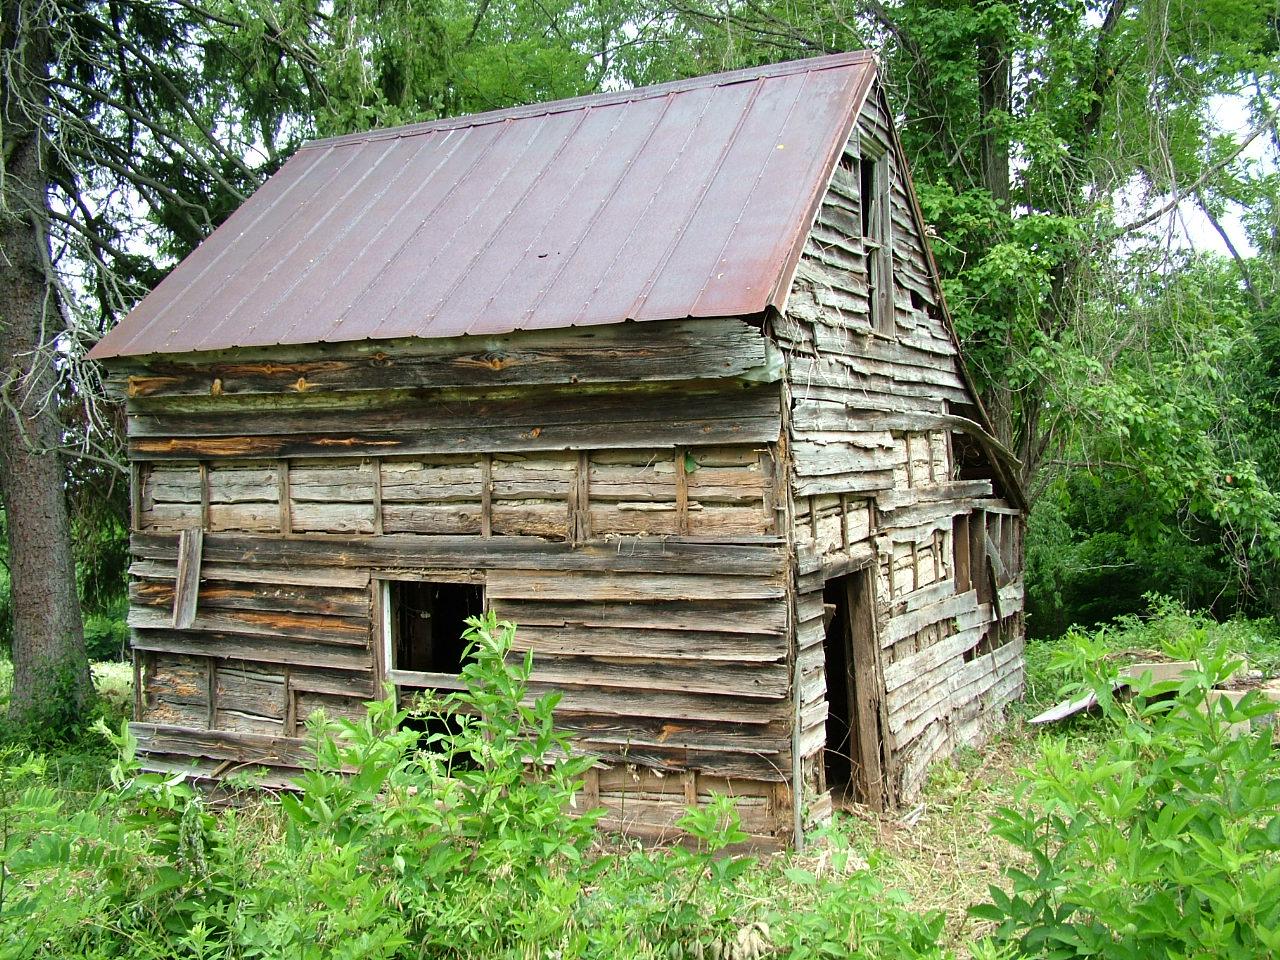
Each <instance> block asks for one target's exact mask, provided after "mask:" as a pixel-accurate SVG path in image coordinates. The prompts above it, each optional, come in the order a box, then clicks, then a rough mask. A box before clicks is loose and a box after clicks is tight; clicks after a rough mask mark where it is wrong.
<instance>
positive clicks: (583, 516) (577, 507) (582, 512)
mask: <svg viewBox="0 0 1280 960" xmlns="http://www.w3.org/2000/svg"><path fill="white" fill-rule="evenodd" d="M590 536H591V453H590V451H587V450H579V451H578V466H577V469H576V471H575V472H574V477H573V490H572V491H571V492H570V494H569V542H570V543H573V544H580V543H585V542H586V541H587V539H588V538H589V537H590Z"/></svg>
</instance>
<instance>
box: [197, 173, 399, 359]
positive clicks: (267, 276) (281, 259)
mask: <svg viewBox="0 0 1280 960" xmlns="http://www.w3.org/2000/svg"><path fill="white" fill-rule="evenodd" d="M390 155H391V152H390V151H389V150H388V151H383V153H382V155H381V156H379V157H377V158H376V159H375V160H374V162H373V163H371V164H369V166H367V167H366V168H365V169H364V170H363V171H361V173H360V175H359V176H358V177H357V178H356V179H355V181H354V182H353V183H351V184H350V185H349V186H348V187H347V188H346V190H344V191H343V192H342V194H341V195H340V196H339V197H338V198H337V199H336V200H335V201H334V202H333V203H332V204H330V206H329V208H328V209H327V210H326V211H325V212H324V213H323V214H321V215H320V216H319V217H318V218H317V219H316V220H315V221H314V222H313V223H312V224H311V225H310V226H309V227H307V229H306V230H304V231H302V233H301V235H300V236H299V237H298V238H297V239H296V240H294V242H293V245H292V246H291V247H290V248H289V249H288V250H287V251H285V252H284V253H282V254H281V255H279V256H278V257H277V258H276V260H275V262H274V263H273V264H272V265H271V267H270V268H269V269H268V270H266V271H265V272H264V273H263V275H262V276H261V277H260V278H259V279H258V281H257V282H256V283H255V284H253V286H251V287H250V288H249V289H248V290H246V291H245V292H244V293H243V294H242V295H241V296H240V299H239V300H237V301H236V302H235V303H233V304H231V306H229V307H228V308H227V311H226V319H228V320H229V319H231V318H232V317H234V316H235V314H236V311H237V310H239V309H240V307H242V306H244V304H245V303H246V302H247V301H248V300H249V299H250V298H251V297H252V296H253V295H254V294H255V293H257V292H258V291H259V290H261V289H262V288H263V287H264V286H265V285H266V284H267V283H268V282H269V281H270V280H271V279H272V278H273V277H274V276H275V274H276V271H278V270H280V269H281V268H282V267H283V266H284V265H285V264H286V263H287V262H288V260H289V257H290V256H292V255H293V254H294V253H296V252H297V250H298V248H299V247H301V246H302V245H303V244H304V243H306V241H307V240H308V239H309V238H310V237H311V236H312V235H313V234H314V233H315V232H316V231H317V230H319V229H320V228H321V226H323V225H324V224H325V223H326V222H327V221H328V220H329V218H330V217H331V216H333V214H334V213H335V212H336V211H337V209H338V205H339V204H341V203H342V201H343V200H346V199H347V198H348V197H349V196H351V194H352V193H353V192H355V190H356V188H357V187H359V186H360V185H361V184H362V183H364V182H365V181H366V180H367V179H369V177H371V176H372V175H373V174H374V173H375V172H376V171H377V169H378V168H379V167H381V166H382V164H383V163H384V162H385V161H386V159H387V157H389V156H390ZM298 282H300V277H295V278H294V280H293V282H292V283H288V284H286V286H285V289H284V290H282V291H281V292H280V294H279V295H278V296H277V297H276V300H277V301H279V300H282V299H284V297H285V295H287V294H288V292H289V291H290V290H292V289H293V287H294V286H295V285H296V284H297V283H298ZM224 322H225V321H224ZM256 328H257V324H256V323H250V324H249V325H248V326H246V327H244V328H243V332H244V333H246V334H249V333H252V332H253V331H254V330H255V329H256ZM216 331H217V325H215V327H214V328H213V329H211V330H210V331H209V335H212V334H213V333H215V332H216Z"/></svg>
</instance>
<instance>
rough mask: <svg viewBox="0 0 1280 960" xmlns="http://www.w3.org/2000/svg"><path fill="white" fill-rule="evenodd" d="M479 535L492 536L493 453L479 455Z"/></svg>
mask: <svg viewBox="0 0 1280 960" xmlns="http://www.w3.org/2000/svg"><path fill="white" fill-rule="evenodd" d="M480 536H482V537H492V536H493V454H492V453H486V454H482V455H481V457H480Z"/></svg>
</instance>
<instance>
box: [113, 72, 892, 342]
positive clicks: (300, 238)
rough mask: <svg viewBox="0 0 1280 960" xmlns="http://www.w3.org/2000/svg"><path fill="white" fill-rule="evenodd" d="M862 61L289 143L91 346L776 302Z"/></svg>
mask: <svg viewBox="0 0 1280 960" xmlns="http://www.w3.org/2000/svg"><path fill="white" fill-rule="evenodd" d="M873 72H874V61H873V60H872V58H871V57H870V55H869V54H866V53H853V54H839V55H836V56H831V57H820V58H815V59H812V60H804V61H796V62H793V63H788V64H777V65H774V66H771V67H766V68H762V69H759V70H749V71H737V72H735V73H731V74H719V75H716V76H710V77H702V78H698V79H696V80H690V81H682V82H680V83H675V84H665V85H662V86H658V87H649V88H645V89H641V90H632V91H627V92H625V93H620V94H610V95H602V96H595V97H585V98H579V99H577V100H566V101H560V102H558V103H553V104H543V105H534V106H530V107H521V108H517V109H514V110H506V111H497V112H494V113H488V114H480V115H477V116H473V117H461V118H453V119H450V120H444V121H438V122H435V123H429V124H418V125H415V126H411V127H402V128H398V129H392V130H379V131H374V132H372V133H369V134H363V135H356V136H350V137H340V138H334V139H330V140H323V141H317V142H315V143H312V144H308V145H307V146H306V147H304V148H303V149H301V150H300V151H299V152H298V153H297V155H296V156H294V157H293V158H292V159H290V160H289V162H288V163H286V164H285V165H284V166H283V167H282V168H281V169H280V171H279V172H278V173H277V174H276V175H275V176H273V177H272V178H271V179H270V180H268V181H267V183H266V184H265V185H264V186H263V187H262V188H261V189H260V190H258V191H257V192H256V193H255V194H254V195H253V196H252V197H250V198H249V200H248V201H247V202H246V203H245V204H244V205H243V206H242V207H241V208H240V209H239V210H238V211H237V212H236V213H235V214H234V215H233V216H232V217H230V218H229V219H228V220H227V222H226V223H224V224H223V225H222V226H221V227H219V228H218V229H217V230H216V231H214V233H213V235H212V236H210V238H209V239H208V240H207V241H205V243H203V244H202V245H201V246H200V247H199V248H198V249H197V250H195V251H194V252H193V253H192V254H191V255H190V256H189V257H187V259H186V260H184V261H183V262H182V263H181V264H179V265H178V266H177V267H176V268H175V269H174V270H173V271H172V272H171V273H170V274H169V276H168V277H167V278H166V279H165V280H164V282H163V283H161V284H160V285H159V286H158V287H157V288H156V289H155V291H153V292H152V293H151V295H150V296H148V297H147V298H146V299H145V300H143V302H142V303H141V304H139V305H138V307H137V308H136V309H135V310H134V311H133V312H132V313H130V314H129V316H128V317H126V318H125V319H124V320H123V321H122V322H121V323H120V325H119V326H118V327H117V328H116V329H115V330H113V331H111V332H110V333H108V334H107V336H106V337H104V338H103V340H102V342H101V343H99V344H98V346H97V347H95V348H94V350H93V352H92V353H91V354H90V356H91V357H93V358H95V359H101V358H105V357H114V356H123V355H137V354H149V353H184V352H189V351H197V350H217V349H225V348H229V347H237V346H270V345H274V344H301V343H314V342H339V341H353V340H364V339H391V338H398V337H445V336H457V335H461V334H467V333H472V334H479V333H485V334H492V333H505V332H509V331H512V330H520V329H547V328H555V327H565V326H571V325H582V324H600V323H616V322H621V321H624V320H656V319H674V318H679V317H687V316H695V317H697V316H730V315H749V314H754V313H759V312H760V311H762V310H764V309H765V308H766V307H768V306H770V305H773V306H776V307H781V306H782V298H783V297H785V295H786V290H787V287H788V286H789V284H790V279H791V272H792V271H793V270H794V268H795V262H796V259H797V257H798V255H799V250H800V247H801V246H802V245H803V242H804V237H805V235H806V233H807V231H808V229H809V226H810V224H811V222H812V218H813V215H814V213H815V211H816V209H817V205H818V203H819V202H820V199H821V195H822V193H823V191H824V189H825V187H826V184H827V181H828V179H829V177H830V174H831V171H832V168H833V167H834V165H835V162H836V158H837V157H838V156H839V151H840V148H841V147H842V145H843V143H844V140H845V138H846V137H847V136H848V133H849V130H850V128H851V126H852V123H853V120H854V117H855V115H856V113H857V111H858V110H859V109H860V107H861V103H862V99H863V97H864V96H865V94H866V91H867V89H868V88H869V86H870V83H871V78H872V75H873Z"/></svg>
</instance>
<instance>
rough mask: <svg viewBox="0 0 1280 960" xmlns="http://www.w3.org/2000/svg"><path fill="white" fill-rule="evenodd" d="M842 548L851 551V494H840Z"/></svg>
mask: <svg viewBox="0 0 1280 960" xmlns="http://www.w3.org/2000/svg"><path fill="white" fill-rule="evenodd" d="M840 549H841V550H843V551H845V552H846V553H848V552H849V496H848V494H845V493H841V494H840Z"/></svg>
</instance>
